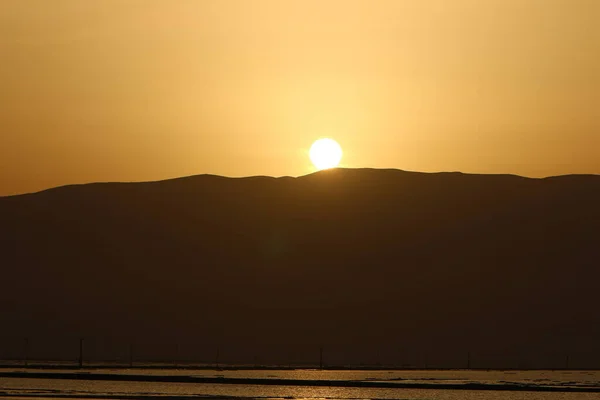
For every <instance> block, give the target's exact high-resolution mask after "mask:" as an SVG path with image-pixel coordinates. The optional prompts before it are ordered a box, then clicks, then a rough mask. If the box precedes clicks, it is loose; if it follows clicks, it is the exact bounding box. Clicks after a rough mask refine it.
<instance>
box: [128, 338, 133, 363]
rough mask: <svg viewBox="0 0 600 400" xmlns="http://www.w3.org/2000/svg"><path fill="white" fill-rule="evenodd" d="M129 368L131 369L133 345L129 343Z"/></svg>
mask: <svg viewBox="0 0 600 400" xmlns="http://www.w3.org/2000/svg"><path fill="white" fill-rule="evenodd" d="M129 368H133V343H129Z"/></svg>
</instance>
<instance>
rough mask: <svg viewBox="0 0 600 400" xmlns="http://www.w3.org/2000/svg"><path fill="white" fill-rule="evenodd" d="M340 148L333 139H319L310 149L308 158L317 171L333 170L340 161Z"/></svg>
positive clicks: (341, 153)
mask: <svg viewBox="0 0 600 400" xmlns="http://www.w3.org/2000/svg"><path fill="white" fill-rule="evenodd" d="M342 155H343V152H342V147H341V146H340V145H339V144H338V142H336V141H335V140H333V139H329V138H324V139H319V140H317V141H316V142H314V143H313V145H312V146H311V148H310V152H309V156H310V160H311V161H312V163H313V164H314V165H315V167H316V168H317V169H318V170H322V169H329V168H335V167H337V166H338V165H339V163H340V161H342Z"/></svg>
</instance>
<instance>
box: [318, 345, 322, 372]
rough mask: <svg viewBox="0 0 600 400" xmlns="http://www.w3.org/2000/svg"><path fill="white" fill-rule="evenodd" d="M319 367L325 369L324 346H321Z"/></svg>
mask: <svg viewBox="0 0 600 400" xmlns="http://www.w3.org/2000/svg"><path fill="white" fill-rule="evenodd" d="M319 368H320V369H323V346H321V347H319Z"/></svg>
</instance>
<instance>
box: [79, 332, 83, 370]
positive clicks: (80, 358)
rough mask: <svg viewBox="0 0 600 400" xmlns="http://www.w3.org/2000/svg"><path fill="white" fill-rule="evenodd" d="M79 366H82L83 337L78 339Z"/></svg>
mask: <svg viewBox="0 0 600 400" xmlns="http://www.w3.org/2000/svg"><path fill="white" fill-rule="evenodd" d="M79 368H83V338H81V339H79Z"/></svg>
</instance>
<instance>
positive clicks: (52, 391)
mask: <svg viewBox="0 0 600 400" xmlns="http://www.w3.org/2000/svg"><path fill="white" fill-rule="evenodd" d="M39 374H42V375H43V377H40V375H39ZM44 374H45V375H44ZM69 374H73V379H70V376H71V375H69ZM53 376H59V378H53ZM107 376H112V377H113V378H110V377H109V379H116V380H106V379H105V378H106V377H107ZM114 376H117V378H114ZM94 377H96V378H99V377H100V379H101V380H94V379H96V378H94ZM128 377H133V378H132V380H128V379H129V378H128ZM188 378H189V379H188ZM118 379H122V380H118ZM140 379H143V380H145V381H143V382H141V381H139V380H140ZM169 379H173V380H179V381H180V382H168V380H169ZM165 380H167V381H165ZM186 380H187V381H186ZM194 380H198V381H200V382H198V381H197V382H194ZM202 380H204V382H202ZM207 380H208V381H209V382H206V381H207ZM220 380H222V381H223V383H221V382H220ZM265 380H269V381H268V382H266V383H268V384H264V383H265ZM181 381H183V382H181ZM286 381H287V383H289V382H292V384H286ZM305 381H306V382H305ZM215 382H216V383H215ZM237 382H239V383H237ZM378 385H379V386H385V387H375V386H378ZM0 397H1V398H6V399H23V398H27V399H58V398H60V399H161V400H168V399H194V398H200V399H239V400H244V399H332V400H335V399H374V400H375V399H440V400H458V399H465V400H475V399H478V400H479V399H490V400H500V399H503V400H521V399H522V400H525V399H527V400H538V399H540V400H541V399H547V400H559V399H560V400H575V399H582V400H586V399H590V400H591V399H594V400H598V399H600V371H575V370H561V371H516V370H507V371H496V370H491V371H484V370H320V369H286V370H276V369H257V370H252V369H239V370H236V369H228V370H219V369H212V370H211V369H197V370H196V369H187V368H186V369H178V368H168V369H161V368H152V369H148V368H102V369H94V368H84V369H75V370H73V369H64V370H61V369H57V368H55V369H52V370H50V371H48V370H35V369H31V368H28V369H24V368H14V367H10V368H0Z"/></svg>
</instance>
